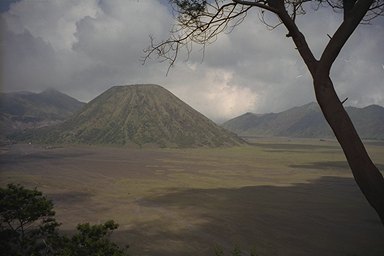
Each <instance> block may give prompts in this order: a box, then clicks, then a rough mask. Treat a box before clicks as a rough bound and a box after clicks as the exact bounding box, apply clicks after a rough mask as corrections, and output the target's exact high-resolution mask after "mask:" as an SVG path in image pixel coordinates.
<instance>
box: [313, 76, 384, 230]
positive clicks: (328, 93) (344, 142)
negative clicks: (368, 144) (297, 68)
mask: <svg viewBox="0 0 384 256" xmlns="http://www.w3.org/2000/svg"><path fill="white" fill-rule="evenodd" d="M314 87H315V94H316V99H317V102H318V103H319V105H320V108H321V110H322V112H323V114H324V117H325V119H326V120H327V122H328V124H329V125H330V127H331V128H332V130H333V132H334V134H335V136H336V138H337V140H338V142H339V143H340V145H341V148H342V149H343V151H344V155H345V156H346V158H347V161H348V164H349V166H350V168H351V170H352V173H353V176H354V178H355V180H356V183H357V184H358V186H359V188H360V190H361V191H362V192H363V194H364V196H365V198H366V199H367V200H368V202H369V203H370V204H371V206H372V207H373V208H374V209H375V210H376V212H377V213H378V215H379V217H380V219H381V222H382V223H383V225H384V178H383V175H382V174H381V173H380V171H379V169H378V168H377V167H376V166H375V165H374V164H373V162H372V160H371V158H370V157H369V155H368V153H367V151H366V149H365V147H364V144H363V143H362V141H361V139H360V137H359V135H358V133H357V131H356V129H355V127H354V125H353V123H352V121H351V119H350V118H349V116H348V114H347V112H346V111H345V109H344V107H343V105H342V103H341V102H340V100H339V98H338V96H337V94H336V92H335V90H334V87H333V83H332V81H331V79H330V78H329V76H328V75H326V76H321V75H318V76H317V77H315V78H314Z"/></svg>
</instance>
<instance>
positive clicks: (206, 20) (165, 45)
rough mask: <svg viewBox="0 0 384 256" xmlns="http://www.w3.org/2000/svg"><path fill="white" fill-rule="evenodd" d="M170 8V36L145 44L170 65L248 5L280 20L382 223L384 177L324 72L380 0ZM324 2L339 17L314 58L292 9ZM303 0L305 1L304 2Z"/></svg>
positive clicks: (193, 0) (241, 0)
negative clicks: (173, 18) (173, 19)
mask: <svg viewBox="0 0 384 256" xmlns="http://www.w3.org/2000/svg"><path fill="white" fill-rule="evenodd" d="M170 2H171V3H172V6H173V7H174V12H175V13H176V18H177V24H176V25H175V26H174V28H173V29H172V31H171V35H170V37H169V38H168V39H167V40H165V41H162V42H159V43H156V42H155V41H154V39H153V38H151V45H150V47H149V48H148V49H146V50H145V51H146V54H147V55H146V58H145V60H144V61H146V60H147V58H149V57H150V56H151V55H157V57H159V58H160V59H161V60H162V61H168V62H169V65H170V67H171V66H172V65H173V64H174V63H175V61H176V59H177V58H178V55H179V53H180V51H182V50H185V51H186V52H187V53H188V54H189V53H190V52H191V50H192V45H193V44H200V45H202V47H203V48H204V47H205V46H206V45H207V44H210V43H212V42H214V41H215V40H216V38H217V36H218V35H219V34H220V33H221V32H223V31H226V32H228V31H229V32H230V31H231V30H232V29H233V28H234V27H236V26H237V25H239V24H240V23H241V22H242V21H243V20H244V19H245V18H246V16H247V13H248V12H249V11H250V10H251V9H253V8H259V9H260V19H261V21H262V22H264V23H265V24H266V25H268V26H270V27H271V28H274V27H276V26H277V25H284V26H285V27H286V28H287V30H288V33H287V34H286V36H287V37H289V38H291V39H292V40H293V42H294V44H295V46H296V48H297V50H298V52H299V54H300V56H301V58H302V59H303V60H304V62H305V64H306V66H307V68H308V70H309V72H310V74H311V76H312V79H313V85H314V90H315V94H316V99H317V102H318V103H319V105H320V108H321V110H322V112H323V114H324V117H325V119H326V120H327V122H328V124H329V125H330V127H331V128H332V130H333V132H334V134H335V136H336V138H337V140H338V142H339V143H340V145H341V147H342V149H343V151H344V154H345V156H346V158H347V161H348V164H349V166H350V168H351V170H352V173H353V176H354V178H355V180H356V182H357V184H358V186H359V187H360V190H361V191H362V193H363V194H364V196H365V197H366V199H367V200H368V202H369V203H370V204H371V206H372V207H373V208H374V209H375V210H376V212H377V213H378V215H379V217H380V219H381V221H382V223H383V224H384V179H383V175H382V174H381V173H380V171H379V169H378V168H377V167H376V166H375V165H374V164H373V162H372V160H371V159H370V157H369V155H368V153H367V151H366V149H365V147H364V144H363V143H362V141H361V139H360V138H359V135H358V134H357V132H356V129H355V127H354V125H353V123H352V121H351V119H350V118H349V116H348V114H347V112H346V111H345V109H344V107H343V102H342V101H340V99H339V97H338V96H337V94H336V91H335V88H334V86H333V82H332V80H331V78H330V70H331V67H332V65H333V63H334V62H335V60H336V58H337V57H338V55H339V53H340V51H341V49H342V48H343V46H344V45H345V43H346V42H347V40H348V39H349V37H350V36H351V35H352V34H353V32H354V31H355V29H356V27H357V26H358V25H359V24H360V23H369V22H370V21H371V20H373V19H374V18H376V17H378V16H381V15H382V14H383V12H384V0H342V1H341V0H316V1H310V0H228V1H223V0H170ZM309 2H311V5H310V6H312V7H313V6H315V9H317V8H320V7H322V6H326V5H327V6H330V7H331V8H332V9H333V10H334V11H336V12H337V11H338V10H340V11H342V12H343V13H344V19H343V21H342V22H341V24H340V26H339V27H338V29H337V30H336V32H335V33H334V35H333V36H329V42H328V44H327V46H326V47H325V49H324V51H323V53H322V55H321V57H320V59H316V58H315V57H314V55H313V53H312V50H311V49H310V47H309V46H308V44H307V40H306V38H305V36H304V35H303V33H302V32H301V31H300V29H299V27H298V26H297V24H296V17H297V16H298V15H303V14H306V11H305V8H306V7H308V3H309ZM306 4H307V5H306ZM267 13H273V14H275V15H277V17H278V18H279V21H280V23H279V24H277V25H275V26H271V25H269V24H267V23H266V22H265V19H264V17H265V15H266V14H267Z"/></svg>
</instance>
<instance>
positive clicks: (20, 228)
mask: <svg viewBox="0 0 384 256" xmlns="http://www.w3.org/2000/svg"><path fill="white" fill-rule="evenodd" d="M59 225H60V224H59V223H57V222H56V219H55V212H54V211H53V203H52V202H51V201H50V200H48V199H47V198H46V197H45V196H43V194H42V193H41V192H40V191H37V190H36V189H34V190H30V189H26V188H24V187H23V186H20V185H14V184H8V186H7V188H0V255H7V256H16V255H17V256H24V255H25V256H30V255H34V256H40V255H57V256H83V255H88V256H127V255H128V253H127V250H126V248H120V247H119V246H118V245H117V244H115V243H114V242H112V241H111V240H110V239H109V236H110V235H111V233H112V232H113V230H115V229H117V228H118V224H117V223H115V222H114V221H112V220H109V221H107V222H105V223H104V224H100V225H90V224H89V223H85V224H79V225H78V226H77V231H78V233H77V234H75V235H73V236H72V237H70V238H69V237H66V236H62V235H60V234H59V231H58V229H57V227H58V226H59Z"/></svg>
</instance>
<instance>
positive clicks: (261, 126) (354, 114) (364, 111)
mask: <svg viewBox="0 0 384 256" xmlns="http://www.w3.org/2000/svg"><path fill="white" fill-rule="evenodd" d="M346 110H347V112H348V114H349V115H350V117H351V119H352V121H353V123H354V125H355V127H356V129H357V131H358V133H359V135H360V136H361V137H362V138H364V139H384V108H383V107H381V106H377V105H371V106H368V107H365V108H355V107H346ZM222 126H223V127H224V128H226V129H228V130H230V131H232V132H235V133H236V134H238V135H241V136H278V137H302V138H327V137H333V133H332V131H331V129H330V127H329V125H328V124H327V123H326V121H325V118H324V117H323V114H322V112H321V110H320V107H319V106H318V105H317V103H309V104H306V105H304V106H300V107H294V108H291V109H289V110H286V111H283V112H280V113H269V114H253V113H246V114H243V115H241V116H238V117H236V118H233V119H231V120H229V121H227V122H225V123H224V124H223V125H222Z"/></svg>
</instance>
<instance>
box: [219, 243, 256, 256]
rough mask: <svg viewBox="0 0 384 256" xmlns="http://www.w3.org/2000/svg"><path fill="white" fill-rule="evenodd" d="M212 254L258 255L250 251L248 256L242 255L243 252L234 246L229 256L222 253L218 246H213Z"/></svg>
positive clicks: (231, 255) (233, 255) (222, 255)
mask: <svg viewBox="0 0 384 256" xmlns="http://www.w3.org/2000/svg"><path fill="white" fill-rule="evenodd" d="M214 253H215V256H225V255H230V256H248V255H249V256H257V255H258V254H257V253H256V252H255V250H251V251H250V252H249V254H246V253H245V254H244V253H243V251H242V250H241V249H240V247H239V246H237V245H236V246H235V247H234V248H233V249H232V250H231V251H230V254H226V253H225V252H224V249H223V248H222V247H220V246H215V248H214Z"/></svg>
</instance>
